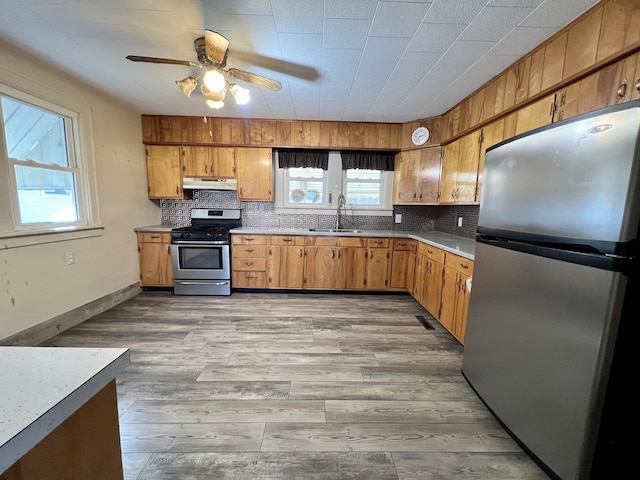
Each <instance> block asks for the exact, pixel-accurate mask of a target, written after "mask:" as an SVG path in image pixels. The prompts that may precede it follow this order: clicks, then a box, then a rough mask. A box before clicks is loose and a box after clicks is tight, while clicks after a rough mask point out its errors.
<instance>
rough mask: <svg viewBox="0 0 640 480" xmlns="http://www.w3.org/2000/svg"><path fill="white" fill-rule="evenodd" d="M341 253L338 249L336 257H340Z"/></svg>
mask: <svg viewBox="0 0 640 480" xmlns="http://www.w3.org/2000/svg"><path fill="white" fill-rule="evenodd" d="M341 255H342V252H341V251H340V250H338V258H340V256H341Z"/></svg>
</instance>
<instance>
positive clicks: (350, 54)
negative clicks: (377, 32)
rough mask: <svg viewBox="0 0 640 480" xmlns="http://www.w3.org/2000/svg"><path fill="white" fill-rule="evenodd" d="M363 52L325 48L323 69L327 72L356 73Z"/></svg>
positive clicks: (323, 50) (323, 51)
mask: <svg viewBox="0 0 640 480" xmlns="http://www.w3.org/2000/svg"><path fill="white" fill-rule="evenodd" d="M361 56H362V50H356V49H346V48H323V49H322V69H323V70H325V71H327V70H328V71H331V70H340V71H354V72H355V71H356V70H357V69H358V63H360V57H361Z"/></svg>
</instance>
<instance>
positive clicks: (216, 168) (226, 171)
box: [211, 147, 236, 178]
mask: <svg viewBox="0 0 640 480" xmlns="http://www.w3.org/2000/svg"><path fill="white" fill-rule="evenodd" d="M211 170H212V172H213V176H214V177H216V178H235V176H236V149H235V148H232V147H211Z"/></svg>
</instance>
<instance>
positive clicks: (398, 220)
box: [396, 213, 402, 223]
mask: <svg viewBox="0 0 640 480" xmlns="http://www.w3.org/2000/svg"><path fill="white" fill-rule="evenodd" d="M396 223H402V214H401V213H396Z"/></svg>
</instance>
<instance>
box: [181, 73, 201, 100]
mask: <svg viewBox="0 0 640 480" xmlns="http://www.w3.org/2000/svg"><path fill="white" fill-rule="evenodd" d="M176 84H177V85H178V86H179V87H180V90H182V93H184V94H185V95H186V96H187V97H191V93H193V91H194V90H195V89H196V86H197V85H198V79H197V78H194V77H187V78H183V79H182V80H176Z"/></svg>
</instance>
